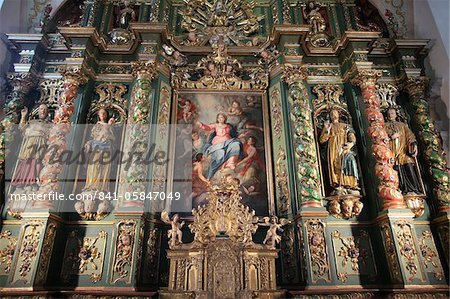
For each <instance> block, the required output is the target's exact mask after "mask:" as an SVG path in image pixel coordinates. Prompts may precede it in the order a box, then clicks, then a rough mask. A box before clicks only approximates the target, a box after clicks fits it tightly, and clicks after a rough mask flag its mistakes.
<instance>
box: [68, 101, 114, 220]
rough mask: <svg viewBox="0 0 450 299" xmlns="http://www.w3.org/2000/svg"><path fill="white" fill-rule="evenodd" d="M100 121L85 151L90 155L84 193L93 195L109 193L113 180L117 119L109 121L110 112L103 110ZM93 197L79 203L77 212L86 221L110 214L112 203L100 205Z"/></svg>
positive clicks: (92, 132) (107, 202)
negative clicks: (112, 167)
mask: <svg viewBox="0 0 450 299" xmlns="http://www.w3.org/2000/svg"><path fill="white" fill-rule="evenodd" d="M97 115H98V119H99V120H98V121H97V123H96V124H95V125H94V127H93V128H92V130H91V137H92V139H91V140H89V141H88V142H86V144H85V145H84V150H85V152H86V153H87V154H88V166H87V171H86V184H85V186H84V188H83V190H82V192H83V193H90V194H92V195H95V194H98V192H108V191H109V184H110V180H111V177H110V176H111V166H112V165H111V164H112V161H111V157H113V156H114V153H113V150H114V144H113V142H114V140H115V139H116V138H115V134H114V131H113V125H114V124H115V119H114V118H110V119H109V120H108V112H107V111H106V109H104V108H101V109H100V110H99V111H98V112H97ZM97 200H98V199H97V198H94V197H93V196H92V197H91V199H89V200H85V201H78V202H77V203H76V204H75V210H76V211H77V213H78V214H79V215H80V216H81V217H82V218H84V219H97V220H99V219H101V218H103V217H104V216H106V215H107V214H108V213H109V208H110V203H109V201H108V200H103V201H101V202H100V203H99V204H98V207H97Z"/></svg>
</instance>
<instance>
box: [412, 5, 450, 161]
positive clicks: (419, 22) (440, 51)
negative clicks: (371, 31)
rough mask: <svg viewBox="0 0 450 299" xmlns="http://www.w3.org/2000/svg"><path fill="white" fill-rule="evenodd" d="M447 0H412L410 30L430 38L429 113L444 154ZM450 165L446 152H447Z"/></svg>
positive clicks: (449, 113)
mask: <svg viewBox="0 0 450 299" xmlns="http://www.w3.org/2000/svg"><path fill="white" fill-rule="evenodd" d="M449 15H450V7H449V0H414V33H415V37H416V38H426V39H432V40H433V43H434V45H433V47H432V49H431V51H430V53H429V55H428V58H427V59H426V64H427V66H426V72H427V75H428V76H429V77H430V78H431V84H432V85H431V92H430V104H431V108H432V115H433V117H434V118H435V120H436V123H437V127H438V129H439V131H441V136H442V138H443V140H444V145H445V147H446V150H447V153H448V146H449V125H450V121H449V117H450V102H449V86H450V76H449V72H450V71H449V68H450V66H449V48H450V35H449V34H450V33H449ZM447 160H448V162H449V165H450V155H447Z"/></svg>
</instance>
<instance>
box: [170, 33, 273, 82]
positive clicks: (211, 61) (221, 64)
mask: <svg viewBox="0 0 450 299" xmlns="http://www.w3.org/2000/svg"><path fill="white" fill-rule="evenodd" d="M238 73H245V75H246V77H247V78H243V76H242V75H238ZM195 77H199V79H194V78H195ZM268 85H269V76H268V74H267V72H266V71H265V70H264V69H263V68H261V67H255V68H252V69H242V66H241V64H240V63H239V62H238V61H237V60H236V59H234V58H232V57H231V56H229V55H228V50H227V46H226V45H225V44H224V43H223V42H219V43H218V44H214V45H213V52H212V53H211V54H209V55H208V56H207V57H204V58H202V59H201V60H200V61H198V63H197V66H196V67H195V70H194V71H192V70H191V69H189V68H177V70H176V71H175V72H174V73H173V74H172V86H173V87H174V88H177V89H185V88H187V89H221V90H240V89H252V90H265V89H266V88H267V87H268Z"/></svg>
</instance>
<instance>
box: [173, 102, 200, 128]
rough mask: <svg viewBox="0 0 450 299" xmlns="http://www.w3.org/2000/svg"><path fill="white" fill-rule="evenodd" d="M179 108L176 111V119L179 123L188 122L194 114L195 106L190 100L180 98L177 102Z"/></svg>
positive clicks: (190, 121)
mask: <svg viewBox="0 0 450 299" xmlns="http://www.w3.org/2000/svg"><path fill="white" fill-rule="evenodd" d="M178 105H179V107H180V110H179V112H178V116H177V118H178V121H179V122H181V123H186V124H190V123H192V120H193V119H194V118H195V116H196V111H197V107H196V106H195V105H194V104H193V103H192V101H191V100H187V99H180V101H179V103H178Z"/></svg>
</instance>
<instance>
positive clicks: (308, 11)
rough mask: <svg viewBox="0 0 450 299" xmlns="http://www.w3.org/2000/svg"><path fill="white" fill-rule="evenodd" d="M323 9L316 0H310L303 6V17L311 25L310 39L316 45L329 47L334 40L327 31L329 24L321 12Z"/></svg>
mask: <svg viewBox="0 0 450 299" xmlns="http://www.w3.org/2000/svg"><path fill="white" fill-rule="evenodd" d="M321 9H322V7H321V6H320V5H319V4H317V3H316V2H314V1H309V2H308V5H307V6H303V7H302V14H303V18H304V19H305V20H306V22H307V23H308V24H309V25H311V30H310V32H309V38H308V39H309V41H310V42H311V45H312V46H314V47H328V46H330V44H331V40H332V39H331V37H330V36H329V35H328V33H326V29H327V25H326V21H325V18H324V16H323V15H322V13H321V12H320V10H321Z"/></svg>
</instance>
